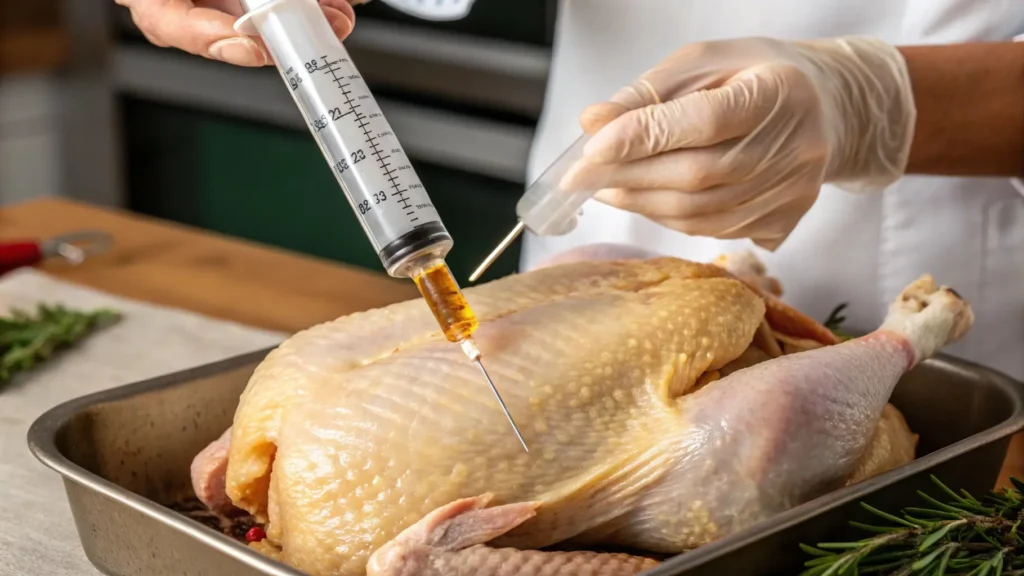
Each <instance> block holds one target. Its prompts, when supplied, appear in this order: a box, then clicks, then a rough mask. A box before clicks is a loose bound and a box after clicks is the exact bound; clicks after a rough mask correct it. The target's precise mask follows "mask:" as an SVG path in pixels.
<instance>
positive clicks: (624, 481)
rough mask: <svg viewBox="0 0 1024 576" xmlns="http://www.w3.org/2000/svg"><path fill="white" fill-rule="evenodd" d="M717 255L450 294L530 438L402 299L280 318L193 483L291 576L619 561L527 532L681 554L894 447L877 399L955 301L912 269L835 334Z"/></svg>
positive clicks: (951, 333) (894, 459)
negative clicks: (299, 327)
mask: <svg viewBox="0 0 1024 576" xmlns="http://www.w3.org/2000/svg"><path fill="white" fill-rule="evenodd" d="M728 269H729V266H728V262H726V263H724V264H723V263H722V262H719V263H718V265H711V264H699V263H694V262H689V261H685V260H680V259H675V258H646V259H631V260H599V261H595V260H590V261H568V262H563V263H558V264H554V265H552V266H550V267H547V268H544V269H541V270H536V271H532V272H528V273H524V274H519V275H514V276H510V277H507V278H504V279H501V280H498V281H495V282H492V283H489V284H485V285H481V286H478V287H474V288H471V289H469V290H466V296H467V298H468V299H469V301H470V304H471V305H472V306H473V308H474V310H475V311H476V313H477V315H478V317H479V318H480V320H481V324H480V328H479V330H478V331H477V333H476V340H477V343H478V345H479V347H480V349H481V351H482V352H483V357H484V359H485V361H486V363H487V367H488V370H489V371H490V373H491V375H492V376H493V378H494V380H495V384H496V385H497V387H498V388H499V390H500V391H501V393H502V395H503V397H504V399H505V401H506V403H507V404H508V407H509V409H510V410H511V412H512V414H513V416H514V417H515V419H516V421H517V423H518V424H519V426H520V428H521V430H522V432H523V434H524V437H525V439H526V441H527V443H528V444H529V446H530V448H531V450H530V452H529V453H526V452H524V451H523V450H522V447H521V446H520V445H519V443H518V442H517V441H516V438H515V436H514V435H513V434H512V433H511V431H510V430H509V429H508V423H507V421H506V420H505V419H504V417H503V415H502V413H501V411H500V408H499V407H498V405H497V404H496V403H495V401H494V398H493V396H492V395H491V392H490V390H489V388H488V387H487V385H486V383H485V382H483V381H482V379H481V376H480V373H479V371H478V370H477V368H476V367H475V366H474V365H473V364H471V363H469V362H468V361H467V360H466V359H465V357H464V356H463V355H462V353H461V352H460V350H459V348H458V347H457V346H453V345H452V344H450V343H448V342H447V341H446V340H445V339H444V338H443V336H442V335H441V334H440V333H439V330H438V328H437V326H436V324H435V322H434V319H433V317H432V316H431V315H430V312H429V310H428V309H427V308H426V306H425V305H424V304H423V303H422V302H421V301H419V300H415V301H410V302H404V303H400V304H396V305H393V306H390V307H387V308H383V309H379V310H372V311H368V312H364V313H359V314H354V315H351V316H348V317H345V318H341V319H339V320H336V321H334V322H330V323H326V324H322V325H319V326H316V327H313V328H311V329H309V330H306V331H304V332H302V333H299V334H296V335H295V336H293V337H292V338H290V339H289V340H287V341H286V342H284V343H283V344H282V345H281V346H280V347H279V348H277V349H276V350H274V351H273V352H272V353H271V354H270V355H268V356H267V358H266V359H265V360H264V362H263V363H262V364H261V365H260V366H259V367H258V368H257V370H256V372H255V373H254V374H253V376H252V378H251V380H250V382H249V384H248V386H247V388H246V390H245V392H244V393H243V394H242V397H241V400H240V404H239V407H238V410H237V412H236V415H235V419H234V424H233V426H232V428H231V429H230V431H229V432H227V433H225V436H224V437H223V438H222V439H221V440H220V441H218V442H217V443H215V444H214V445H211V448H209V449H207V451H204V452H205V453H207V454H208V455H209V454H217V455H219V459H213V460H216V462H214V464H216V465H218V466H220V469H221V470H222V471H223V470H226V472H224V474H223V475H222V476H220V483H219V484H218V483H217V482H216V481H211V478H214V479H215V480H216V478H217V475H216V474H213V475H210V474H207V475H205V476H204V474H203V471H204V470H205V468H204V466H206V468H212V465H211V464H210V461H212V460H211V458H206V460H205V461H204V459H203V456H204V455H203V454H200V456H199V457H197V459H196V462H195V464H194V467H193V473H194V478H195V484H196V491H197V494H199V495H200V497H201V498H203V499H204V500H205V501H207V502H208V503H209V504H210V505H212V506H216V507H219V508H224V507H237V508H241V509H244V510H246V511H248V512H249V513H251V514H253V515H255V516H256V517H257V518H258V519H260V520H262V521H264V522H266V526H267V530H266V532H267V539H266V541H264V542H262V543H260V549H261V550H263V551H264V552H266V553H268V554H271V555H273V556H275V557H277V558H279V559H281V560H282V561H284V562H286V563H288V564H290V565H292V566H294V567H296V568H298V569H300V570H303V571H305V572H307V573H309V574H311V575H313V576H336V575H359V574H364V573H367V571H369V572H370V573H372V574H437V575H439V576H440V575H443V574H463V573H465V574H484V575H486V574H489V573H494V574H497V573H499V572H500V573H502V574H504V573H509V574H513V573H523V574H529V573H539V572H531V570H535V569H536V567H537V566H538V564H537V563H538V562H541V564H545V563H546V564H545V565H548V566H551V567H557V566H559V565H560V564H559V562H562V563H564V564H565V566H569V567H571V568H568V569H567V570H569V571H566V572H564V573H566V574H569V573H576V572H575V571H579V570H580V569H581V566H582V567H589V568H587V569H588V570H590V571H592V572H594V573H607V574H620V573H621V574H633V573H635V572H637V571H639V570H641V569H643V568H645V567H649V565H650V562H651V561H649V560H645V559H637V558H634V557H629V556H623V555H603V554H594V553H590V552H578V553H574V552H568V553H566V552H560V553H556V552H540V551H537V550H538V549H541V548H544V547H548V546H551V545H554V544H561V543H570V544H572V545H574V546H584V547H585V546H590V545H617V546H626V547H630V548H633V549H637V550H646V551H652V552H661V553H676V552H681V551H684V550H687V549H690V548H693V547H696V546H700V545H702V544H705V543H707V542H710V541H713V540H716V539H719V538H721V537H723V536H725V535H728V534H730V533H732V532H735V531H736V530H739V529H742V528H744V527H746V526H749V525H751V524H753V523H755V522H758V521H760V520H763V519H765V518H768V517H770V516H771V515H772V514H775V513H777V512H780V511H782V510H785V509H787V508H789V507H791V506H794V505H796V504H798V503H800V502H802V501H806V500H808V499H810V498H813V497H815V496H818V495H820V494H823V493H825V492H827V491H829V490H833V489H835V488H838V487H841V486H843V485H844V484H848V483H850V482H855V481H859V480H861V479H864V478H866V477H869V476H871V475H874V474H878V473H880V472H883V471H885V470H888V469H891V468H893V467H895V466H898V465H900V464H902V463H905V462H907V461H909V460H911V459H912V458H913V452H914V446H915V444H916V436H914V435H913V434H912V433H911V431H910V430H909V429H908V428H907V426H906V422H905V421H904V420H903V418H902V416H901V415H900V414H899V412H898V411H897V410H896V409H895V408H894V407H892V406H891V405H888V398H889V395H890V393H891V391H892V388H893V387H894V386H895V384H896V382H897V380H898V379H899V377H900V376H901V375H902V374H903V373H904V372H905V371H906V370H908V369H909V368H911V367H912V366H913V365H915V364H916V363H917V362H919V361H921V360H922V359H924V358H926V357H928V356H930V355H931V354H933V353H934V352H935V350H936V349H937V348H938V347H939V346H941V345H943V344H944V343H946V342H947V341H952V340H954V339H956V338H959V337H960V336H961V335H962V334H963V333H964V332H965V331H966V330H967V328H968V327H969V326H970V322H971V319H972V316H971V314H970V308H969V306H968V305H967V304H966V303H965V302H963V301H962V300H961V299H960V298H959V297H957V296H955V293H954V292H952V291H950V290H947V289H945V288H940V287H937V286H936V285H935V284H934V282H933V281H932V280H931V279H930V278H928V277H924V278H922V279H921V280H919V281H918V282H917V283H915V284H914V285H912V286H910V287H908V288H907V290H906V291H905V292H904V294H903V295H901V298H900V300H899V301H898V302H896V303H895V304H894V305H893V310H892V311H891V313H890V318H889V320H887V323H886V326H883V327H882V329H880V330H879V331H877V332H875V333H873V334H871V335H869V336H866V337H864V338H860V339H857V340H852V341H849V342H844V343H838V340H837V339H836V337H835V336H834V335H833V334H832V333H831V332H830V331H829V330H827V329H826V328H825V327H823V326H821V325H820V324H819V323H817V322H815V321H813V320H811V319H809V318H807V317H806V316H804V315H802V314H801V313H799V312H798V311H796V310H794V309H792V308H790V307H788V306H786V305H785V304H782V303H781V301H779V300H778V299H777V298H775V297H774V296H773V295H772V294H770V293H769V292H768V291H766V290H762V289H761V288H759V287H758V286H759V285H762V286H763V285H764V283H763V282H760V283H759V282H758V278H755V277H752V276H748V277H744V270H743V269H734V270H732V272H730V271H729V270H728ZM761 276H763V274H761ZM760 279H761V280H763V278H760ZM224 459H226V460H227V462H226V466H224ZM204 462H205V463H204ZM485 544H486V545H485ZM566 554H568V556H566ZM574 554H576V556H574ZM551 555H553V556H551ZM559 555H560V556H559ZM580 555H583V556H580ZM460 558H461V559H462V560H460ZM545 558H546V559H545ZM499 560H500V561H499ZM517 562H520V563H522V565H523V566H524V568H523V570H524V571H521V572H515V570H512V571H510V569H511V567H514V566H516V563H517ZM531 562H532V563H533V564H531ZM580 562H583V563H584V564H580ZM487 566H491V567H492V568H494V569H493V570H491V569H488V568H487ZM530 566H533V568H530ZM608 566H611V567H612V568H608V569H607V570H605V569H604V568H607V567H608ZM499 568H500V570H499ZM431 570H434V571H433V572H431ZM545 572H547V570H545ZM551 573H553V574H554V573H563V572H559V570H554V571H552V572H551Z"/></svg>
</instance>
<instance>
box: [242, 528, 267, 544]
mask: <svg viewBox="0 0 1024 576" xmlns="http://www.w3.org/2000/svg"><path fill="white" fill-rule="evenodd" d="M266 537H267V533H266V532H264V531H263V528H260V527H259V526H253V527H252V528H249V531H248V532H246V533H245V541H246V542H259V541H261V540H263V539H264V538H266Z"/></svg>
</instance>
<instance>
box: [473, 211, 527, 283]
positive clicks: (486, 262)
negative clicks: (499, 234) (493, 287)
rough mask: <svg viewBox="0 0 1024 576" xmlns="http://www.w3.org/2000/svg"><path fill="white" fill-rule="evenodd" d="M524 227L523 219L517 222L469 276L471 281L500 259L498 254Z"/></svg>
mask: <svg viewBox="0 0 1024 576" xmlns="http://www.w3.org/2000/svg"><path fill="white" fill-rule="evenodd" d="M523 228H525V225H524V224H523V221H522V220H520V221H519V222H517V223H516V227H515V228H513V229H512V231H511V232H509V233H508V236H505V239H504V240H502V241H501V243H500V244H498V247H497V248H495V249H494V251H493V252H491V253H490V254H488V255H487V258H484V261H483V262H481V263H480V265H479V266H477V268H476V270H474V271H473V273H472V274H471V275H470V276H469V281H470V282H476V281H477V280H478V279H479V278H480V277H481V276H483V275H484V272H487V269H488V268H490V267H491V264H494V261H495V260H497V259H498V256H501V253H502V252H504V251H505V250H506V249H507V248H508V247H509V246H510V245H511V244H512V243H513V242H515V240H516V238H518V237H519V235H520V234H522V233H523Z"/></svg>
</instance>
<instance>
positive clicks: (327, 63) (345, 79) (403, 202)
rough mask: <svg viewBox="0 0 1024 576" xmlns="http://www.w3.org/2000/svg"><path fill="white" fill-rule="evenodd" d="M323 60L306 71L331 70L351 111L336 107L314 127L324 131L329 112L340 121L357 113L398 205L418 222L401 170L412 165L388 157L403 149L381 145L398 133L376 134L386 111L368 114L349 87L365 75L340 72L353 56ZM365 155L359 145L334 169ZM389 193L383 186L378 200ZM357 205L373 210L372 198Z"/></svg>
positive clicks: (341, 170)
mask: <svg viewBox="0 0 1024 576" xmlns="http://www.w3.org/2000/svg"><path fill="white" fill-rule="evenodd" d="M320 60H322V62H319V61H317V60H310V61H309V62H306V63H305V68H306V72H308V73H310V74H313V73H315V72H323V73H324V74H329V75H330V77H331V79H332V80H333V81H334V84H335V86H337V88H338V90H340V91H341V95H342V97H343V98H344V99H345V106H346V107H347V111H344V112H343V111H342V109H341V108H332V109H330V110H328V113H327V114H321V115H320V118H318V119H315V120H314V121H313V128H314V130H315V131H316V132H320V130H323V129H324V128H326V127H327V126H328V120H327V116H328V115H329V116H330V121H331V122H336V121H338V120H341V119H342V118H344V117H346V116H349V115H351V116H353V120H354V122H355V123H356V126H357V127H358V128H359V129H360V130H361V131H362V133H363V138H364V139H365V141H366V145H367V147H368V148H369V149H370V155H371V156H373V157H374V158H375V159H376V161H377V163H378V165H379V167H380V170H381V172H382V173H383V175H384V177H385V178H386V179H387V180H388V183H389V184H390V187H391V189H392V191H391V194H390V196H391V197H392V198H395V199H396V200H397V202H398V205H399V206H401V207H402V209H403V210H405V215H406V216H409V217H410V218H409V222H410V223H414V222H417V221H418V220H419V216H417V214H416V208H418V206H417V207H413V206H412V202H411V200H410V199H409V197H408V196H407V195H406V193H407V192H408V189H407V188H403V187H402V185H401V183H400V181H399V176H398V171H399V170H402V169H406V168H409V167H407V166H398V167H396V166H393V165H392V164H391V163H390V162H388V160H389V159H390V158H391V154H394V153H400V152H401V149H400V148H393V149H392V150H391V151H390V152H391V154H389V153H387V152H386V151H385V150H383V149H381V143H380V139H382V138H385V137H388V136H394V134H393V133H392V132H391V131H390V130H385V131H382V132H380V133H378V134H374V133H373V132H372V131H371V130H370V122H369V121H370V120H373V119H375V118H381V119H382V120H383V118H384V115H383V114H381V113H380V112H371V113H370V114H364V113H363V112H362V111H360V110H359V108H360V106H361V105H360V104H359V103H358V102H356V101H355V100H353V98H352V91H351V90H349V87H350V86H351V82H350V81H351V80H359V79H360V78H361V77H360V75H358V74H352V75H349V76H340V75H339V72H342V70H340V69H339V68H338V67H337V66H338V65H339V64H341V63H345V62H348V61H349V60H348V59H347V58H340V59H337V60H330V59H329V57H327V56H321V57H320ZM299 82H301V80H299ZM289 83H290V84H291V85H292V86H293V89H295V88H297V86H298V83H293V82H291V81H290V80H289ZM357 98H358V99H360V100H362V99H366V100H372V98H373V97H372V96H370V95H369V94H363V95H360V96H358V97H357ZM365 159H366V153H365V152H364V151H363V149H359V150H356V151H355V152H352V153H351V164H350V163H349V159H346V158H342V159H341V160H339V161H338V162H336V163H335V165H334V169H335V170H337V171H338V174H339V175H341V174H342V173H344V172H345V171H346V170H348V169H349V168H350V167H351V166H352V165H355V164H357V163H359V162H360V161H362V160H365ZM387 197H388V195H387V194H385V193H384V191H383V190H382V191H380V192H377V193H374V194H373V200H374V204H375V205H376V204H380V203H381V202H383V201H385V200H387ZM357 208H358V211H359V213H360V214H363V215H365V214H366V213H367V212H369V211H370V210H371V206H370V203H369V200H363V201H362V202H359V203H358V206H357Z"/></svg>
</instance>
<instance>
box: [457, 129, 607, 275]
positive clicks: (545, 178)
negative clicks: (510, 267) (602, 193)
mask: <svg viewBox="0 0 1024 576" xmlns="http://www.w3.org/2000/svg"><path fill="white" fill-rule="evenodd" d="M588 140H590V136H589V135H587V134H584V135H583V136H580V137H579V139H577V140H576V142H575V143H573V145H572V146H570V147H569V148H568V149H567V150H566V151H565V152H563V153H562V155H561V156H559V157H558V159H557V160H555V162H554V164H552V165H551V166H548V169H547V170H545V171H544V173H543V174H541V175H540V178H537V180H536V181H535V182H534V183H533V184H531V185H530V187H529V188H527V189H526V193H525V194H523V197H522V198H520V199H519V203H518V204H516V215H517V216H518V217H519V222H517V223H516V225H515V228H513V229H512V231H511V232H509V233H508V236H506V237H505V239H504V240H502V241H501V242H500V243H499V244H498V246H497V248H495V249H494V250H493V251H492V252H491V253H490V254H488V255H487V258H484V261H483V262H481V263H480V266H478V267H477V269H476V270H475V271H474V272H473V274H472V275H471V276H470V277H469V281H470V282H476V281H477V279H479V278H480V276H482V275H483V273H484V272H486V271H487V269H488V268H490V266H491V264H493V263H494V261H495V260H497V259H498V256H501V253H502V252H504V251H505V249H506V248H508V247H509V246H510V245H511V244H512V242H515V239H516V238H518V237H519V235H520V234H522V233H523V230H524V229H528V230H529V231H530V232H533V233H534V234H537V235H538V236H563V235H565V234H568V233H569V232H572V231H573V229H574V228H576V219H577V216H579V214H580V213H581V209H582V207H583V204H584V203H586V201H587V200H589V199H590V198H592V197H593V196H594V194H596V193H597V190H566V189H564V188H563V187H562V180H563V178H564V177H565V175H566V173H567V172H568V171H569V169H570V168H572V167H573V165H574V164H576V162H577V161H578V160H579V159H580V158H582V157H583V147H584V146H586V144H587V141H588Z"/></svg>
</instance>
